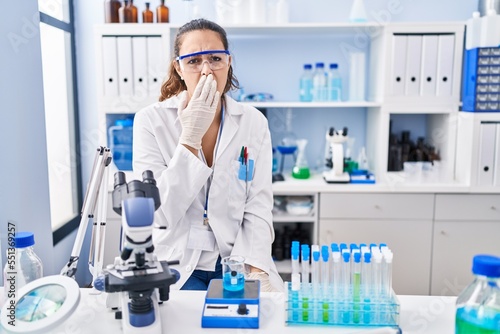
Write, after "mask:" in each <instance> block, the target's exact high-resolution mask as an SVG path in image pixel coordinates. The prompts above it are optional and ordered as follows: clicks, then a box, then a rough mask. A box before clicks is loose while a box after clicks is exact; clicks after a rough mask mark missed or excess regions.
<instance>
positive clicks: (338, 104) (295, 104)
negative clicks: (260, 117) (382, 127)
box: [242, 101, 382, 108]
mask: <svg viewBox="0 0 500 334" xmlns="http://www.w3.org/2000/svg"><path fill="white" fill-rule="evenodd" d="M242 103H244V104H250V105H252V106H254V107H255V108H369V107H380V106H382V103H380V102H368V101H359V102H287V101H272V102H242Z"/></svg>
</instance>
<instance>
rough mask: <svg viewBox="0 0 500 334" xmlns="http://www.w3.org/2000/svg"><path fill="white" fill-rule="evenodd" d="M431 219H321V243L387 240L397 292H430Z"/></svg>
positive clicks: (411, 293) (417, 293)
mask: <svg viewBox="0 0 500 334" xmlns="http://www.w3.org/2000/svg"><path fill="white" fill-rule="evenodd" d="M431 240H432V220H359V219H352V220H347V219H321V220H320V223H319V241H320V244H330V243H332V242H337V243H340V242H345V243H351V242H354V243H366V244H370V243H377V244H379V243H386V244H387V245H388V246H389V248H391V249H392V251H393V253H394V262H393V271H392V273H393V289H394V291H395V292H396V294H405V295H406V294H408V295H428V294H429V287H430V268H431V245H432V241H431Z"/></svg>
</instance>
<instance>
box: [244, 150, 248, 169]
mask: <svg viewBox="0 0 500 334" xmlns="http://www.w3.org/2000/svg"><path fill="white" fill-rule="evenodd" d="M244 156H245V165H246V164H247V162H248V151H247V147H246V146H245V153H244Z"/></svg>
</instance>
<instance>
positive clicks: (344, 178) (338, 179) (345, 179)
mask: <svg viewBox="0 0 500 334" xmlns="http://www.w3.org/2000/svg"><path fill="white" fill-rule="evenodd" d="M323 179H325V181H326V183H349V182H351V177H350V176H349V173H346V172H344V173H342V174H340V175H335V172H334V171H328V172H323Z"/></svg>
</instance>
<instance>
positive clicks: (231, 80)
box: [160, 19, 239, 101]
mask: <svg viewBox="0 0 500 334" xmlns="http://www.w3.org/2000/svg"><path fill="white" fill-rule="evenodd" d="M196 30H211V31H213V32H216V33H217V34H219V37H220V39H221V41H222V44H223V45H224V49H225V50H228V41H227V35H226V31H225V30H224V29H223V28H222V27H221V26H220V25H218V24H217V23H214V22H212V21H208V20H205V19H196V20H192V21H190V22H188V23H186V24H185V25H183V26H182V27H180V28H179V31H178V32H177V35H176V37H175V42H174V55H173V57H172V61H171V62H170V68H169V75H168V78H167V80H165V81H164V82H163V84H162V85H161V95H160V101H163V100H166V99H168V98H170V97H172V96H175V95H177V94H179V93H181V92H182V91H184V90H186V89H187V87H186V84H185V83H184V81H183V80H181V77H180V76H179V74H178V73H177V71H176V70H175V62H176V60H175V58H176V57H178V56H179V49H180V47H181V44H182V41H181V40H182V37H183V36H184V34H186V33H188V32H191V31H196ZM238 85H239V83H238V79H236V76H235V75H234V74H233V67H232V65H230V66H229V71H228V74H227V82H226V86H225V87H224V91H223V92H222V95H224V94H225V93H227V92H228V91H229V90H231V89H233V88H238Z"/></svg>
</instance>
